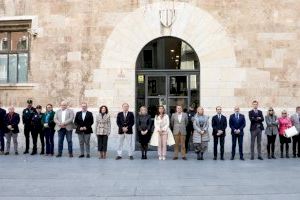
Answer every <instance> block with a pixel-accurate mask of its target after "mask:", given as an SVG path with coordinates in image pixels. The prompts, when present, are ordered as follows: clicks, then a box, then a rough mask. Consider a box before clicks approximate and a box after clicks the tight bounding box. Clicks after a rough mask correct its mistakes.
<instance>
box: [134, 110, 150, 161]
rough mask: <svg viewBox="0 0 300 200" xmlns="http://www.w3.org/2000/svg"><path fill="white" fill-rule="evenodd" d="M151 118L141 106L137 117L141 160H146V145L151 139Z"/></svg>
mask: <svg viewBox="0 0 300 200" xmlns="http://www.w3.org/2000/svg"><path fill="white" fill-rule="evenodd" d="M151 125H152V121H151V116H150V115H148V111H147V108H146V107H145V106H142V107H141V108H140V112H139V115H138V117H137V123H136V126H137V133H138V134H137V135H138V140H139V142H140V144H141V151H142V159H147V150H148V143H149V141H150V139H151Z"/></svg>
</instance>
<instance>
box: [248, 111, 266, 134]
mask: <svg viewBox="0 0 300 200" xmlns="http://www.w3.org/2000/svg"><path fill="white" fill-rule="evenodd" d="M257 117H260V119H257ZM249 119H250V122H251V124H250V131H254V130H256V129H257V128H260V130H264V129H265V128H264V125H263V121H264V116H263V114H262V112H261V111H260V110H257V113H255V112H254V110H250V111H249Z"/></svg>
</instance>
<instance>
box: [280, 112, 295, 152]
mask: <svg viewBox="0 0 300 200" xmlns="http://www.w3.org/2000/svg"><path fill="white" fill-rule="evenodd" d="M278 123H279V140H280V153H281V154H280V157H281V158H283V147H284V144H285V152H286V158H289V157H290V156H289V143H291V138H288V137H285V130H286V129H288V128H290V127H292V120H291V119H290V118H289V117H288V114H287V111H286V110H283V111H282V112H281V117H280V118H278Z"/></svg>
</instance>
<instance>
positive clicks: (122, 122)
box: [117, 111, 134, 134]
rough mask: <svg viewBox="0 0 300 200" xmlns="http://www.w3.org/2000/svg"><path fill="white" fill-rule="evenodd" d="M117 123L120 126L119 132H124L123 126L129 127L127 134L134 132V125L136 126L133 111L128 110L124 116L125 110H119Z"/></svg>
mask: <svg viewBox="0 0 300 200" xmlns="http://www.w3.org/2000/svg"><path fill="white" fill-rule="evenodd" d="M117 125H118V127H119V134H124V133H123V130H122V128H123V127H128V131H127V133H126V134H132V133H133V130H132V127H133V126H134V115H133V112H129V111H128V113H127V116H126V118H124V112H119V113H118V115H117Z"/></svg>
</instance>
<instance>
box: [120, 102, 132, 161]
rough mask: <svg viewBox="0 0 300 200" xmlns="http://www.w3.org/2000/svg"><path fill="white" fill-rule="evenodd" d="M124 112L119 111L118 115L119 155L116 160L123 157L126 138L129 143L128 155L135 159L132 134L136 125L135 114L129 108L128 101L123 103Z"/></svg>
mask: <svg viewBox="0 0 300 200" xmlns="http://www.w3.org/2000/svg"><path fill="white" fill-rule="evenodd" d="M122 109H123V111H122V112H119V113H118V116H117V125H118V127H119V147H118V156H117V158H116V160H120V159H122V151H123V145H124V140H126V143H127V145H128V148H129V149H128V156H129V159H130V160H133V156H132V154H133V147H132V134H133V129H132V127H133V126H134V115H133V113H132V112H130V111H128V110H129V105H128V103H124V104H123V105H122Z"/></svg>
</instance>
